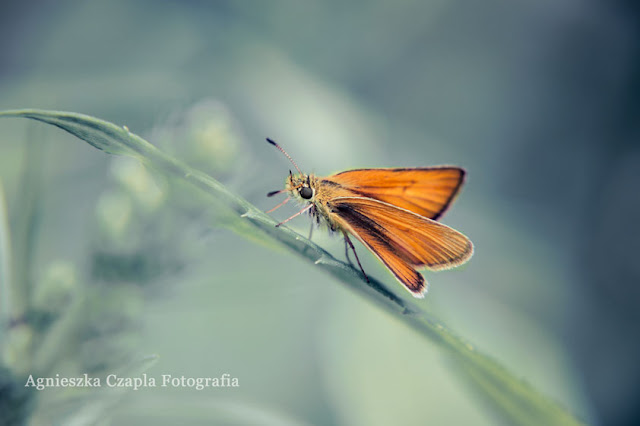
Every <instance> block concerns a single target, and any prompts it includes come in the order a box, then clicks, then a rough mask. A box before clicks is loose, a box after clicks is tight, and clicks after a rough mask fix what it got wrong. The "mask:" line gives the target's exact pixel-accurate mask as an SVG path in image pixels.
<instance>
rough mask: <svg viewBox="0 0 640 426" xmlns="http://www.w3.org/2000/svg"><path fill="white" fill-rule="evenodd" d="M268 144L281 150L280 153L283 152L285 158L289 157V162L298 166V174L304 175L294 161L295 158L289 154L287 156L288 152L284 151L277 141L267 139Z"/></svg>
mask: <svg viewBox="0 0 640 426" xmlns="http://www.w3.org/2000/svg"><path fill="white" fill-rule="evenodd" d="M267 142H269V143H270V144H271V145H273V146H275V147H276V148H278V149H279V150H280V152H282V153H283V154H284V155H285V157H287V158H288V159H289V161H291V163H292V164H293V165H294V166H296V170H297V171H298V173H300V174H303V173H302V171H301V170H300V167H298V165H297V164H296V162H295V161H293V158H291V156H290V155H289V154H287V151H285V150H284V149H282V147H281V146H280V145H278V144H277V143H276V142H275V141H273V140H271V139H269V138H267ZM289 173H291V171H289Z"/></svg>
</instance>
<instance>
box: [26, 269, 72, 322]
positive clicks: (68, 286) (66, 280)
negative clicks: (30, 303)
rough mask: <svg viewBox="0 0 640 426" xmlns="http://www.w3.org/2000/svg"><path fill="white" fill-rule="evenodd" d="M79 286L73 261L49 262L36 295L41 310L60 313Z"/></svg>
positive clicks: (37, 304) (36, 302)
mask: <svg viewBox="0 0 640 426" xmlns="http://www.w3.org/2000/svg"><path fill="white" fill-rule="evenodd" d="M76 286H77V277H76V270H75V268H74V266H73V264H72V263H71V262H67V261H63V260H56V261H53V262H52V263H51V264H49V267H48V268H47V270H46V271H45V273H44V277H43V278H42V281H41V282H40V283H39V284H38V286H37V288H36V292H35V295H34V306H35V308H36V309H37V310H39V311H45V312H49V313H54V314H60V313H62V311H64V310H65V309H66V308H67V307H68V306H69V304H70V303H71V300H72V298H73V293H74V290H75V288H76Z"/></svg>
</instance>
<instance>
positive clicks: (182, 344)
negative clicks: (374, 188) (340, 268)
mask: <svg viewBox="0 0 640 426" xmlns="http://www.w3.org/2000/svg"><path fill="white" fill-rule="evenodd" d="M638 12H639V11H638V6H637V5H636V4H635V3H634V2H615V1H614V2H597V1H594V0H586V1H580V2H578V1H566V2H557V1H552V0H542V1H540V0H538V1H520V2H511V3H509V2H503V1H494V0H489V1H487V2H482V3H478V4H471V3H469V2H460V1H438V0H436V1H431V2H418V1H411V0H403V1H396V2H388V1H382V0H374V1H368V2H362V1H356V2H339V1H325V2H294V1H273V2H233V1H210V2H207V1H164V2H155V1H137V2H127V1H122V0H115V1H109V2H107V1H97V0H90V1H72V0H68V1H51V0H43V1H35V2H5V3H3V4H2V6H0V110H4V109H17V108H46V109H55V110H66V111H74V112H80V113H85V114H90V115H93V116H96V117H99V118H102V119H105V120H108V121H111V122H114V123H116V124H118V125H126V126H128V128H129V129H130V130H131V131H132V132H135V133H137V134H140V135H142V136H143V137H145V138H146V139H147V140H149V141H150V142H151V143H153V144H154V145H156V146H158V147H159V148H161V149H163V150H165V151H166V152H168V153H170V154H172V155H175V156H176V157H179V158H181V159H183V160H184V161H185V162H187V163H189V164H190V165H192V166H193V167H196V168H199V169H201V170H203V171H205V172H206V173H209V174H211V175H212V176H214V177H215V178H216V179H219V180H220V181H222V182H223V183H224V184H225V185H227V186H228V187H229V188H230V189H231V190H232V191H234V192H236V193H238V194H240V195H241V196H243V197H245V198H246V199H248V200H249V201H250V202H252V203H254V204H255V205H257V206H258V207H260V208H262V209H264V210H267V209H269V208H271V207H273V206H274V205H275V202H276V200H274V199H267V198H266V197H265V194H266V192H268V191H271V190H274V189H279V188H280V187H282V185H283V182H284V178H285V177H286V175H287V173H288V170H289V168H290V164H289V163H288V162H287V160H286V159H285V158H284V157H283V156H282V155H281V154H280V153H278V152H277V151H276V150H275V149H273V147H271V146H269V145H268V144H266V143H265V142H264V138H265V137H271V138H273V139H275V140H276V141H278V142H279V143H280V144H281V145H282V146H283V147H284V148H285V149H286V150H287V151H288V152H289V154H291V156H292V157H293V158H294V159H295V160H296V162H297V163H298V164H299V165H300V166H301V168H302V169H303V170H305V171H311V172H314V173H317V174H320V175H324V174H330V173H333V172H337V171H341V170H345V169H349V168H358V167H411V166H428V165H437V164H456V165H460V166H462V167H464V168H466V169H467V171H468V173H469V175H468V176H469V179H468V182H467V184H466V186H465V188H464V190H463V192H462V194H461V196H460V197H459V198H458V200H457V201H456V203H455V205H454V206H453V208H452V209H451V210H450V211H449V212H448V213H447V215H446V216H445V217H444V218H443V220H442V221H443V222H444V223H445V224H448V225H451V226H453V227H454V228H456V229H458V230H460V231H462V232H463V233H465V234H466V235H468V236H469V237H470V238H471V239H472V240H473V242H474V244H475V246H476V252H475V255H474V257H473V259H472V260H471V262H470V263H469V264H468V266H466V267H465V268H462V269H461V270H456V271H451V272H443V273H437V274H435V273H427V274H426V276H427V279H428V280H429V281H430V283H431V289H430V292H429V294H428V295H427V297H426V298H425V299H424V300H422V301H419V302H418V303H419V304H420V305H421V306H422V307H424V309H426V310H428V311H429V312H432V313H433V314H434V315H437V316H438V317H439V318H440V319H442V321H443V322H444V323H446V324H447V325H448V326H450V327H451V328H452V329H453V330H455V331H456V332H457V333H458V334H459V335H461V336H463V337H464V338H466V339H468V340H469V341H471V342H472V343H473V344H474V345H475V346H476V347H477V348H478V349H479V350H481V351H483V352H485V353H487V354H489V355H491V356H493V357H494V358H496V359H497V360H498V361H500V362H501V363H502V364H503V365H504V366H505V367H507V368H508V369H509V370H511V371H512V372H514V373H515V374H516V375H518V376H521V377H523V378H524V379H525V380H526V381H528V382H529V383H531V384H532V385H533V386H534V387H536V388H537V389H538V390H540V391H541V392H543V393H544V394H546V395H548V396H550V397H551V398H553V399H554V400H556V401H558V402H559V403H560V404H562V405H564V406H565V407H567V408H568V409H569V410H570V411H571V412H573V413H575V414H576V415H577V416H578V417H579V418H581V419H583V420H584V421H587V422H589V423H596V424H607V425H611V424H635V423H637V422H638V421H640V410H639V409H638V405H637V401H638V397H639V395H640V364H638V362H637V361H638V359H639V357H640V341H639V340H638V337H637V336H638V331H637V324H638V317H639V315H640V314H639V312H640V311H639V310H638V307H639V301H640V300H639V299H640V288H639V287H638V284H640V266H639V264H638V262H637V257H638V254H639V251H640V250H639V248H638V238H639V237H640V232H639V227H638V218H640V197H639V196H638V189H637V188H638V184H640V144H639V143H638V141H639V137H640V126H639V124H640V120H639V118H640V117H639V109H638V106H639V101H638V99H639V98H638V95H637V93H638V92H637V90H638V86H639V83H640V74H639V70H640V50H639V47H640V34H639V31H638V30H639V27H638V24H637V22H639V21H638V18H639V16H638V15H639V13H638ZM2 194H4V195H3V196H0V200H2V199H4V201H2V202H0V210H3V211H4V212H3V213H2V214H0V219H2V218H3V216H5V219H6V220H5V222H6V224H8V226H5V231H4V232H2V233H1V234H4V235H2V237H3V238H2V239H3V240H4V241H5V242H6V244H5V247H4V253H5V255H4V261H3V262H1V263H2V264H0V268H3V269H2V270H1V271H0V272H1V274H0V275H2V277H4V280H5V283H4V285H5V286H4V287H3V288H2V291H3V294H2V296H1V297H2V303H3V308H4V310H5V312H14V313H15V312H21V313H22V314H23V316H22V317H20V318H19V319H16V318H12V320H11V321H14V322H13V323H11V324H6V321H5V323H4V324H3V327H2V334H0V342H1V343H0V345H1V348H2V350H3V356H4V358H3V367H2V369H1V370H0V373H1V374H0V400H1V402H0V404H1V405H0V411H2V412H3V413H5V414H4V415H5V418H4V420H3V421H4V422H5V423H6V424H10V422H12V421H13V422H19V421H20V420H21V419H28V420H29V422H30V423H31V424H50V423H49V422H51V421H55V422H58V423H60V424H70V423H71V422H73V421H75V422H77V423H75V424H91V423H93V422H97V421H105V420H110V421H111V422H112V424H119V425H134V424H155V425H162V424H167V425H169V424H175V423H176V422H180V424H203V423H213V424H238V425H243V424H273V425H276V424H277V425H281V424H286V425H298V424H322V425H342V424H349V425H388V424H406V425H412V424H416V425H417V424H425V422H428V423H429V424H475V425H481V424H495V423H496V422H497V421H499V420H498V419H499V417H496V415H495V413H494V412H493V411H491V410H490V409H489V408H488V406H486V405H485V401H484V400H483V398H482V397H479V396H478V395H475V394H474V393H473V392H471V391H470V389H469V388H467V387H466V383H465V381H464V380H461V378H460V376H459V375H458V373H456V371H455V370H454V369H452V368H451V367H452V366H453V364H452V363H450V362H449V361H448V360H447V357H446V355H445V354H444V353H442V352H441V351H439V350H438V348H437V347H435V346H434V345H433V344H431V343H430V342H428V341H424V339H422V337H421V336H419V335H418V334H416V333H414V332H413V331H411V330H409V329H407V328H406V326H405V325H403V324H400V323H398V322H396V321H395V320H394V319H393V318H391V317H390V316H388V315H387V314H385V313H384V312H382V311H381V310H379V309H378V308H376V307H375V306H372V305H370V304H369V303H368V302H367V301H365V300H362V299H361V298H360V297H358V296H357V295H355V294H354V293H351V292H350V291H348V290H345V288H344V287H343V286H342V285H341V284H339V283H337V282H335V281H333V280H332V279H331V278H330V277H328V276H326V275H324V274H322V273H321V272H319V271H317V270H316V268H314V267H313V266H312V265H310V264H308V263H306V262H304V261H302V260H301V259H299V258H297V257H294V256H293V255H291V254H290V253H287V252H284V251H281V250H274V249H273V248H271V247H264V246H261V245H256V244H254V243H252V242H251V241H248V240H246V239H242V238H240V237H239V236H237V235H236V234H234V233H232V232H230V231H228V230H227V229H225V228H224V226H222V225H221V224H220V222H217V221H216V214H215V211H210V210H211V209H206V208H203V201H202V199H201V198H199V197H201V195H199V194H197V193H195V192H194V191H193V190H191V189H189V188H184V187H182V186H181V185H180V184H179V183H176V182H172V181H168V180H167V179H166V178H164V177H163V176H161V175H159V174H158V173H156V172H154V171H151V170H147V169H145V168H143V167H142V166H141V165H140V164H138V163H136V162H135V161H131V160H127V159H125V158H116V157H110V156H108V155H105V154H104V153H103V152H100V151H98V150H96V149H94V148H92V147H91V146H89V145H88V144H86V143H84V142H81V141H79V140H78V139H75V138H74V137H72V136H70V135H68V134H66V133H64V132H62V131H60V130H58V129H55V128H53V127H50V126H45V125H42V124H36V123H33V122H27V121H26V120H8V119H4V120H1V121H0V195H2ZM3 205H4V207H3ZM295 211H296V210H294V208H293V207H290V206H287V207H285V208H283V209H281V210H278V211H277V212H275V213H273V216H274V217H276V218H278V219H284V218H286V217H288V216H289V215H290V214H292V213H293V212H295ZM3 220H4V219H3ZM0 222H1V221H0ZM308 226H309V224H308V219H306V218H298V219H296V220H295V221H292V222H291V227H292V228H293V229H296V230H298V231H299V232H300V233H302V234H304V235H306V232H308ZM0 228H1V224H0ZM314 240H315V241H316V242H317V243H319V244H320V245H321V246H323V247H326V248H327V249H328V250H329V251H331V252H333V253H335V254H336V256H337V257H338V258H342V256H343V245H342V244H343V243H342V241H341V240H340V239H339V238H331V237H329V236H328V235H326V233H324V232H316V233H315V237H314ZM0 251H1V250H0ZM359 254H360V259H361V260H362V261H363V264H364V267H365V270H367V271H368V272H369V273H370V274H371V275H373V276H375V277H378V278H381V279H384V280H385V282H389V283H390V285H396V284H397V283H394V279H393V277H392V276H391V275H390V274H389V273H388V272H387V271H386V270H385V269H384V268H383V267H382V266H381V265H380V264H379V263H378V262H377V261H376V259H375V258H374V257H373V256H372V255H370V254H369V253H367V252H366V250H364V248H362V247H361V246H359ZM397 285H399V284H397ZM11 286H13V287H11ZM10 288H14V289H18V290H17V293H16V294H11V295H10V294H9V292H10ZM20 289H22V290H20ZM398 292H403V294H404V293H406V292H404V290H402V289H398ZM405 296H407V297H408V298H410V296H409V295H408V293H406V294H405ZM8 330H11V332H8ZM634 336H635V337H634ZM151 355H157V356H158V358H157V359H156V361H155V363H154V364H153V365H151V366H148V368H147V369H146V370H144V371H145V372H146V373H147V374H148V375H149V376H153V377H159V376H160V375H162V374H172V375H174V376H178V377H179V376H182V375H184V376H187V377H220V376H221V375H222V374H223V373H229V374H230V375H231V376H233V377H236V378H238V380H239V384H240V386H239V387H237V388H218V389H215V388H214V389H211V388H209V389H205V390H201V391H198V390H195V389H189V388H145V389H140V390H137V391H133V390H130V391H128V392H127V391H121V392H106V391H105V390H104V389H101V390H94V391H92V390H87V389H60V388H59V389H47V390H44V391H40V392H37V394H36V395H35V397H34V396H33V394H32V393H30V392H29V389H27V390H25V389H24V388H22V387H21V386H18V385H16V383H21V382H20V381H21V380H22V377H25V375H28V374H31V373H32V372H34V371H36V372H40V373H41V374H43V375H45V377H51V376H55V374H56V373H59V374H60V375H67V376H73V375H75V374H78V373H85V372H86V373H89V374H91V375H95V376H100V375H102V376H104V375H106V374H109V373H112V372H121V373H122V374H123V375H128V376H137V375H138V374H141V372H142V371H143V370H142V368H143V367H144V366H145V363H146V362H147V361H146V360H147V358H146V357H149V356H151ZM409 360H410V361H411V362H409ZM416 361H417V362H416ZM34 392H35V391H34ZM52 419H53V420H52Z"/></svg>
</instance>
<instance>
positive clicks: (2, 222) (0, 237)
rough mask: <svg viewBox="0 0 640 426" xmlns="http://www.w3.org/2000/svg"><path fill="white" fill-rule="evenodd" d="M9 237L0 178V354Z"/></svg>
mask: <svg viewBox="0 0 640 426" xmlns="http://www.w3.org/2000/svg"><path fill="white" fill-rule="evenodd" d="M10 247H11V237H10V233H9V214H8V211H7V203H6V200H5V197H4V188H3V186H2V181H1V180H0V294H1V295H2V297H1V298H0V354H1V353H3V352H4V347H3V346H4V342H6V339H5V332H6V327H7V325H8V324H9V323H10V322H11V291H10V290H11V288H10V283H11V269H10V268H11V250H10Z"/></svg>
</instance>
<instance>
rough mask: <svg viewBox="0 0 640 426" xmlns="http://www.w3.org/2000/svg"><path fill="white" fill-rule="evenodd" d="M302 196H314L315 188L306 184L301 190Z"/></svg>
mask: <svg viewBox="0 0 640 426" xmlns="http://www.w3.org/2000/svg"><path fill="white" fill-rule="evenodd" d="M300 196H301V197H302V198H304V199H305V200H308V199H310V198H311V197H312V196H313V190H312V189H311V188H309V187H308V186H305V187H304V188H302V189H301V190H300Z"/></svg>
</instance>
